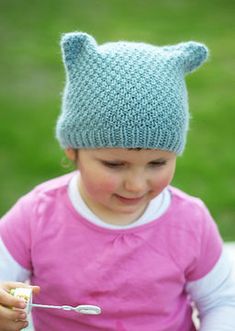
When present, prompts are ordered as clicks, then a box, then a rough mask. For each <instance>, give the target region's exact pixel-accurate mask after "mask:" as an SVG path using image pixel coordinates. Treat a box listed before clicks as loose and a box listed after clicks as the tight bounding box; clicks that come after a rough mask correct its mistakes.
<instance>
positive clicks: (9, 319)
mask: <svg viewBox="0 0 235 331" xmlns="http://www.w3.org/2000/svg"><path fill="white" fill-rule="evenodd" d="M17 287H30V288H32V290H33V293H34V294H37V293H38V292H39V287H38V286H29V285H26V284H24V283H19V282H5V283H0V331H19V330H21V329H23V328H25V327H27V325H28V322H27V314H26V312H25V311H24V310H23V309H24V308H25V307H26V303H25V301H24V300H23V299H18V298H15V297H14V296H12V295H11V294H10V293H9V291H10V289H12V288H17Z"/></svg>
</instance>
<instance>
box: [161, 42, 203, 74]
mask: <svg viewBox="0 0 235 331" xmlns="http://www.w3.org/2000/svg"><path fill="white" fill-rule="evenodd" d="M163 50H164V51H166V52H168V53H169V54H170V56H171V58H172V59H175V60H176V61H177V62H178V63H180V64H181V66H182V68H183V71H184V73H189V72H191V71H193V70H195V69H197V68H198V67H200V66H201V65H202V64H203V63H204V62H205V61H206V60H207V59H208V56H209V50H208V48H207V47H206V46H205V45H204V44H202V43H198V42H196V41H188V42H183V43H180V44H177V45H173V46H165V47H163Z"/></svg>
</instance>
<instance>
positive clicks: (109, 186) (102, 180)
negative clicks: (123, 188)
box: [82, 173, 119, 198]
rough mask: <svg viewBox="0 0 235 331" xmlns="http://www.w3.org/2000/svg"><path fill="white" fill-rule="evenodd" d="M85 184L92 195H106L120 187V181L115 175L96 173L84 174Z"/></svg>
mask: <svg viewBox="0 0 235 331" xmlns="http://www.w3.org/2000/svg"><path fill="white" fill-rule="evenodd" d="M82 181H83V185H84V187H85V189H86V191H87V193H89V195H92V196H98V197H99V196H100V198H102V196H104V195H105V194H112V193H113V192H115V191H116V190H117V189H118V187H119V182H118V180H117V179H115V177H113V176H107V175H104V174H101V173H100V174H98V173H96V174H95V175H94V176H83V178H82Z"/></svg>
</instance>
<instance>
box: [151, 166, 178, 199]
mask: <svg viewBox="0 0 235 331" xmlns="http://www.w3.org/2000/svg"><path fill="white" fill-rule="evenodd" d="M173 176H174V171H163V172H159V174H157V175H156V177H155V178H154V180H153V182H152V189H153V191H154V192H155V194H159V193H160V192H161V191H162V190H164V188H165V187H167V186H168V185H169V184H170V183H171V181H172V178H173Z"/></svg>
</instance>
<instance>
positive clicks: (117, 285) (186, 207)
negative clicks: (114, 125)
mask: <svg viewBox="0 0 235 331" xmlns="http://www.w3.org/2000/svg"><path fill="white" fill-rule="evenodd" d="M70 178H71V174H69V175H66V176H63V177H59V178H56V179H54V180H51V181H49V182H46V183H44V184H42V185H40V186H38V187H36V188H35V189H34V190H33V191H31V192H30V193H29V194H27V195H26V196H24V197H23V198H21V199H20V200H19V201H18V202H17V203H16V205H15V206H14V207H13V208H12V209H11V210H10V211H9V212H8V213H7V214H6V215H5V216H4V217H3V219H2V221H1V222H0V235H1V237H2V239H3V241H4V244H5V245H6V247H7V249H8V250H9V252H10V253H11V255H12V256H13V258H14V259H15V260H16V261H17V262H18V263H19V264H20V265H21V266H23V267H24V268H26V269H28V270H30V271H31V274H32V276H31V282H32V283H33V284H37V285H39V286H40V287H41V292H40V294H39V295H38V296H37V297H36V296H35V299H34V301H35V302H40V303H44V304H53V305H73V306H77V305H79V304H93V305H98V306H100V307H101V308H102V314H101V315H97V316H89V315H79V314H78V313H75V312H66V311H57V310H43V309H41V310H40V309H35V310H33V319H34V324H35V328H36V330H37V331H45V330H50V331H68V330H69V331H73V330H74V331H75V330H76V331H77V330H82V331H91V330H102V331H106V330H107V331H114V330H115V331H143V330H144V331H193V330H195V328H194V326H193V324H192V319H191V312H192V311H191V305H190V302H189V299H188V295H187V293H186V292H185V284H186V283H187V282H188V281H193V280H197V279H200V278H201V277H203V276H205V275H206V274H207V273H208V272H209V271H210V270H211V269H212V268H213V266H214V265H215V263H216V262H217V260H218V259H219V256H220V254H221V250H222V242H221V239H220V236H219V234H218V231H217V227H216V225H215V223H214V221H213V220H212V218H211V216H210V214H209V213H208V211H207V209H206V208H205V206H204V205H203V203H202V202H201V201H200V200H198V199H196V198H193V197H190V196H188V195H186V194H185V193H183V192H181V191H179V190H177V189H175V188H173V187H170V191H171V194H172V200H171V205H170V207H169V208H168V210H167V211H166V212H165V213H164V214H163V215H162V216H161V217H160V218H159V219H157V220H153V221H152V222H150V223H148V224H144V225H141V226H138V227H135V228H131V229H121V230H117V229H115V230H114V229H106V228H101V227H99V226H97V225H95V224H92V223H91V222H89V221H88V220H86V219H84V218H83V217H82V216H81V215H79V214H78V213H77V211H76V210H75V209H74V208H73V206H72V204H71V202H70V200H69V198H68V192H67V187H68V182H69V180H70Z"/></svg>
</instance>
